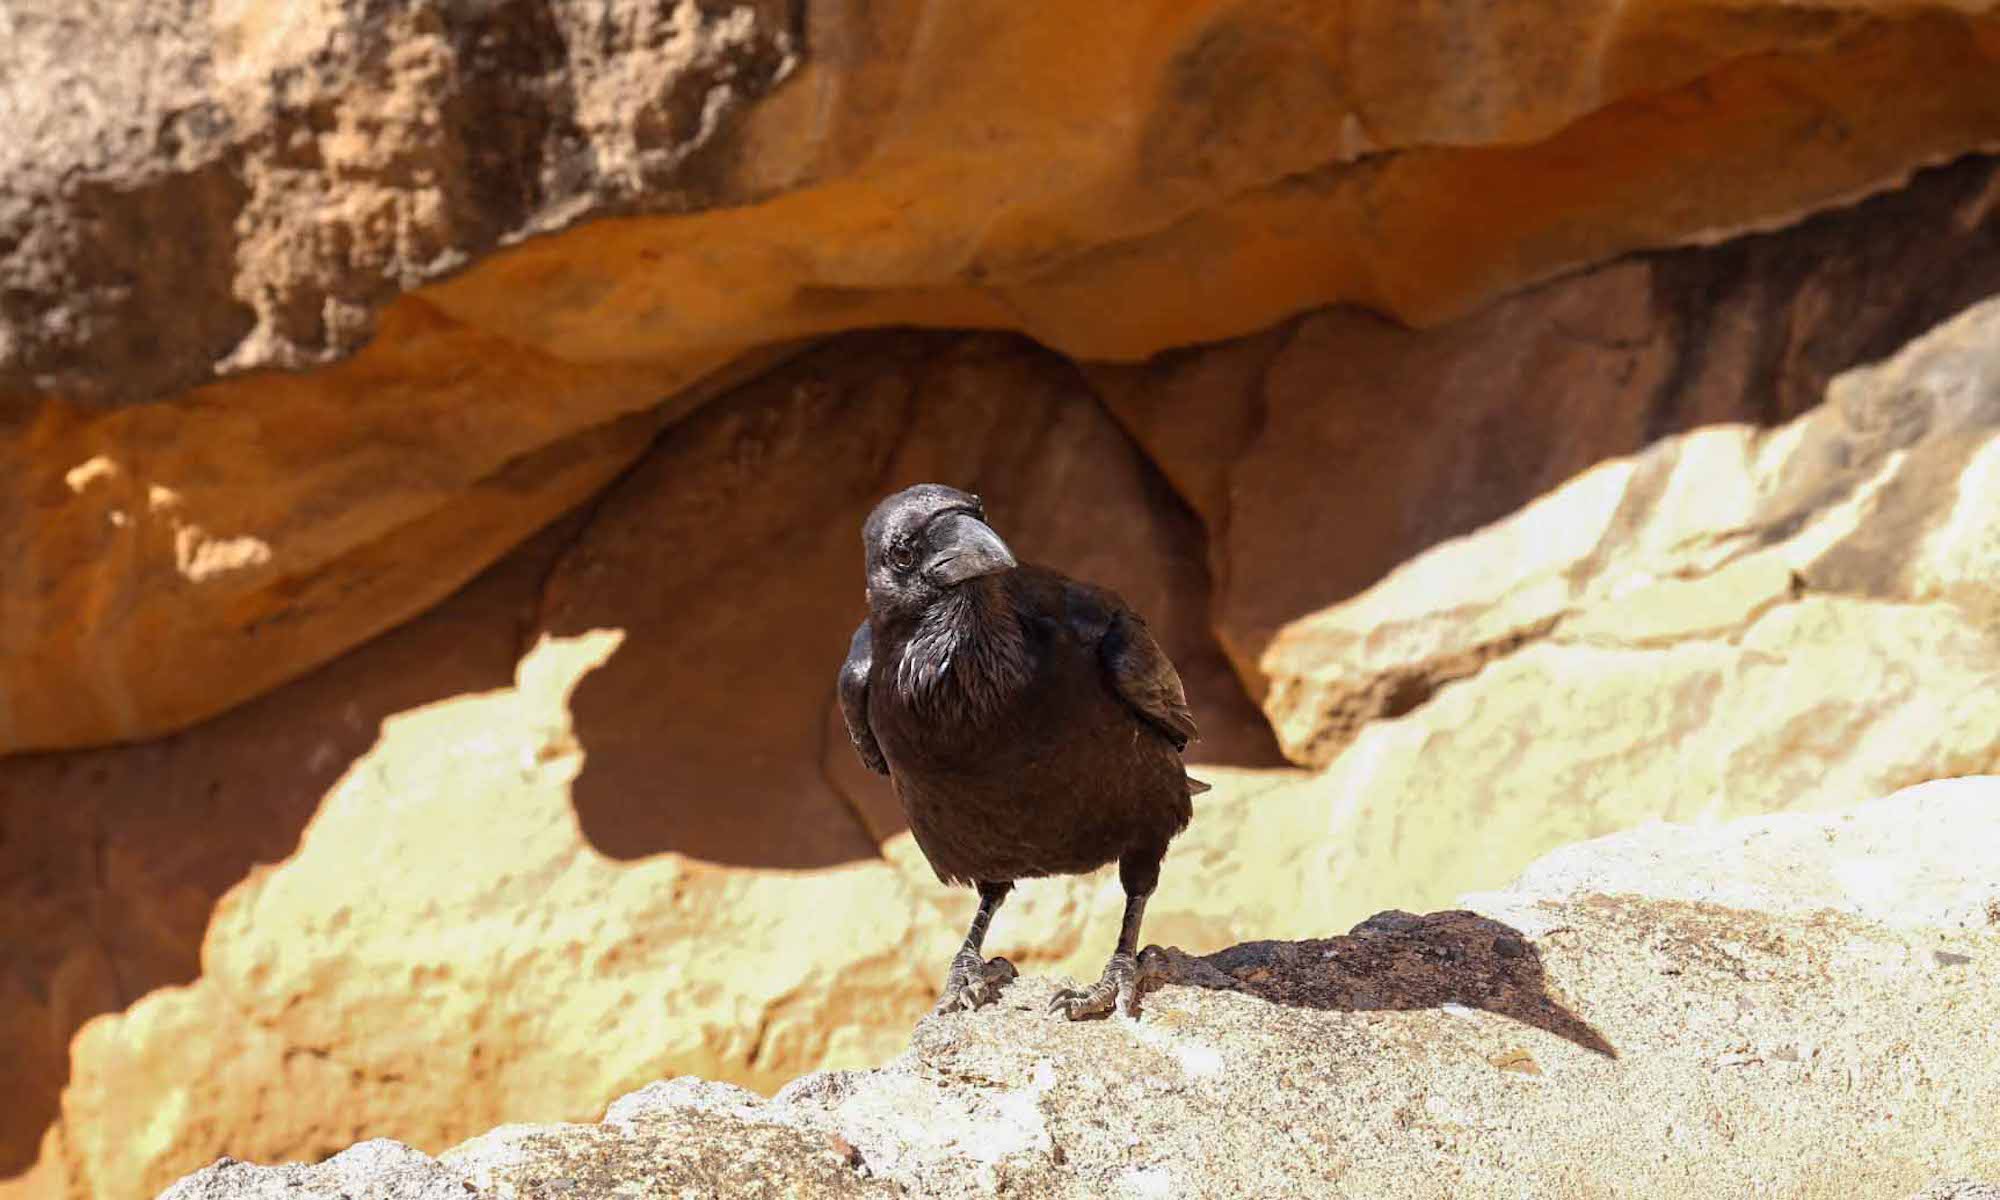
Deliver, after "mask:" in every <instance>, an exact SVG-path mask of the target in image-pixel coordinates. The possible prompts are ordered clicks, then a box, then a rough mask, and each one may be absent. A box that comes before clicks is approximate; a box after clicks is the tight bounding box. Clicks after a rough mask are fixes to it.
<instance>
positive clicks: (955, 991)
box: [931, 882, 1015, 1014]
mask: <svg viewBox="0 0 2000 1200" xmlns="http://www.w3.org/2000/svg"><path fill="white" fill-rule="evenodd" d="M1013 890H1014V885H1013V884H1011V883H1005V882H1002V883H981V884H980V885H979V911H978V912H976V913H974V914H973V916H972V928H970V929H968V930H966V931H965V944H964V945H963V946H960V947H959V948H958V954H957V955H955V956H954V957H953V958H952V960H951V972H950V973H949V974H947V975H946V976H945V977H944V994H943V995H942V996H939V997H938V1002H937V1006H936V1007H935V1008H933V1009H931V1012H932V1013H934V1014H936V1013H948V1012H958V1011H959V1010H960V1009H974V1008H978V1007H980V1006H981V1005H985V1004H991V1003H993V1001H994V1000H996V999H998V998H999V996H1000V988H1001V987H1002V986H1003V985H1005V984H1008V983H1011V982H1013V980H1014V975H1015V971H1014V964H1013V963H1010V962H1008V961H1007V960H1006V959H1004V958H996V959H993V960H992V961H991V962H988V961H987V960H986V959H983V958H981V957H980V956H979V947H980V945H981V944H983V943H984V942H985V941H986V927H987V926H988V925H990V924H992V923H993V914H994V913H995V912H996V911H998V909H999V908H1000V902H1001V901H1002V900H1005V899H1006V898H1007V893H1008V892H1011V891H1013Z"/></svg>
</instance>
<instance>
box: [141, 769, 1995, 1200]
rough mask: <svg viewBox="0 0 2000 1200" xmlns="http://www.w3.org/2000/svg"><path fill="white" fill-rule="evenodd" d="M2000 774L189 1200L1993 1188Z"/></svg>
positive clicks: (350, 1155)
mask: <svg viewBox="0 0 2000 1200" xmlns="http://www.w3.org/2000/svg"><path fill="white" fill-rule="evenodd" d="M1994 845H2000V779H1995V778H1982V779H1966V780H1958V781H1951V782H1945V783H1934V784H1928V785H1924V786H1922V787H1919V788H1917V789H1913V790H1912V791H1910V792H1908V793H1906V794H1902V795H1897V796H1893V797H1890V798H1888V799H1886V800H1882V801H1880V802H1877V803H1874V804H1870V805H1867V806H1864V807H1862V808H1860V809H1858V810H1855V811H1852V812H1849V813H1845V814H1841V815H1839V816H1834V817H1809V816H1800V815H1794V816H1783V817H1775V818H1761V819H1751V820H1745V821H1740V822H1736V823H1733V824H1730V825H1725V826H1721V827H1712V826H1711V827H1688V826H1675V825H1666V824H1658V823H1656V824H1653V825H1649V826H1647V827H1645V828H1643V829H1640V830H1637V831H1635V832H1632V833H1628V834H1622V835H1616V836H1613V837H1610V838H1607V839H1604V840H1603V841H1599V842H1592V843H1587V844H1584V845H1580V846H1575V847H1571V848H1569V849H1567V850H1565V851H1563V852H1561V853H1559V854H1557V855H1555V856H1552V857H1551V858H1549V859H1546V860H1544V861H1543V862H1541V863H1539V864H1537V865H1536V866H1535V867H1534V868H1532V869H1531V870H1530V871H1529V872H1528V874H1527V875H1526V876H1525V877H1524V878H1523V879H1522V880H1521V881H1520V882H1519V883H1518V884H1516V885H1515V886H1513V887H1512V888H1510V889H1508V890H1506V891H1504V892H1499V893H1489V894H1486V895H1481V896H1474V897H1469V898H1467V900H1466V904H1467V905H1468V908H1466V909H1460V910H1455V911H1447V912H1438V913H1432V914H1430V915H1428V916H1422V917H1419V916H1414V915H1412V914H1409V913H1403V912H1394V911H1391V912H1385V913H1381V914H1378V915H1376V916H1375V917H1373V918H1371V919H1369V920H1368V921H1365V922H1363V923H1362V924H1360V925H1359V926H1357V927H1356V928H1355V929H1354V930H1353V932H1352V933H1350V934H1348V935H1347V936H1344V937H1333V938H1325V939H1318V940H1308V941H1299V942H1271V941H1263V942H1252V943H1247V944H1243V945H1239V946H1234V947H1231V948H1229V949H1226V950H1223V951H1221V952H1219V953H1216V954H1211V955H1207V956H1205V957H1190V956H1188V955H1186V954H1183V953H1181V952H1179V951H1175V950H1169V951H1165V952H1160V951H1149V959H1148V968H1149V975H1150V976H1152V979H1153V983H1154V990H1151V991H1149V993H1148V996H1147V1001H1146V1011H1145V1013H1144V1016H1143V1019H1142V1020H1141V1021H1139V1022H1137V1023H1128V1022H1123V1021H1107V1022H1099V1023H1087V1024H1079V1025H1072V1024H1069V1023H1067V1022H1056V1021H1051V1020H1049V1019H1048V1018H1047V1016H1046V1014H1044V1013H1042V1012H1041V1011H1040V1008H1041V1006H1042V1004H1043V1003H1044V1002H1045V1001H1046V999H1047V997H1048V995H1049V994H1050V993H1051V991H1052V989H1053V988H1054V987H1055V986H1057V984H1056V982H1055V981H1053V980H1050V979H1047V978H1026V979H1022V980H1020V981H1018V982H1017V983H1015V984H1014V985H1012V986H1011V987H1010V989H1009V990H1008V992H1007V993H1006V995H1005V996H1003V998H1002V1000H1001V1003H1000V1005H999V1006H998V1007H997V1008H995V1009H990V1010H987V1011H984V1012H979V1013H973V1014H963V1015H954V1016H949V1017H942V1018H930V1019H927V1020H925V1021H924V1022H923V1023H921V1024H920V1025H918V1026H917V1028H916V1030H915V1032H914V1033H913V1035H912V1037H911V1041H910V1047H909V1049H908V1051H907V1052H906V1053H904V1054H903V1055H902V1056H901V1057H899V1058H897V1059H895V1060H894V1061H892V1062H890V1063H889V1064H888V1065H886V1066H884V1067H880V1068H877V1069H874V1070H865V1071H831V1072H823V1073H819V1074H814V1075H808V1076H805V1077H804V1078H801V1079H798V1080H795V1081H794V1082H792V1083H790V1084H789V1085H787V1086H786V1087H785V1088H784V1089H783V1090H781V1091H780V1092H779V1093H778V1094H777V1096H776V1097H775V1098H773V1099H769V1100H767V1099H764V1098H762V1097H759V1096H756V1095H753V1094H751V1093H749V1092H746V1091H743V1090H741V1089H739V1088H735V1087H731V1086H729V1085H725V1084H717V1083H711V1082H707V1081H703V1080H699V1079H695V1078H681V1079H676V1080H673V1081H671V1082H664V1083H654V1084H651V1085H649V1086H647V1087H645V1088H643V1089H641V1090H639V1091H637V1092H634V1093H632V1094H630V1095H627V1096H625V1097H624V1098H623V1099H620V1100H618V1101H616V1102H615V1103H613V1104H611V1106H610V1108H609V1109H608V1111H606V1112H605V1114H604V1117H603V1120H602V1121H601V1122H599V1123H597V1124H593V1125H513V1126H507V1127H504V1128H501V1129H497V1130H494V1131H493V1132H491V1133H488V1134H485V1135H484V1136H481V1137H477V1138H474V1139H472V1140H470V1141H468V1142H465V1143H463V1144H461V1145H459V1146H457V1147H455V1148H453V1149H451V1150H449V1151H448V1152H446V1153H444V1154H442V1155H440V1156H439V1157H437V1158H432V1157H430V1156H428V1155H425V1154H422V1153H420V1152H418V1151H416V1150H413V1149H411V1148H410V1147H408V1146H406V1145H403V1144H400V1143H397V1142H392V1141H387V1140H382V1141H371V1142H367V1143H364V1144H363V1145H360V1146H356V1147H354V1148H353V1149H350V1150H346V1151H344V1152H343V1153H341V1154H338V1155H335V1156H334V1157H332V1158H330V1159H328V1160H327V1161H325V1162H323V1163H320V1164H317V1165H313V1166H293V1167H257V1166H251V1165H249V1164H247V1163H243V1162H238V1161H233V1160H229V1159H225V1160H223V1161H222V1162H220V1163H218V1164H216V1165H214V1166H211V1167H209V1168H207V1169H205V1170H203V1171H200V1172H198V1173H196V1174H194V1175H192V1176H190V1177H189V1178H187V1179H185V1180H183V1181H181V1182H180V1183H178V1184H177V1185H175V1186H174V1187H173V1188H171V1189H170V1190H168V1192H167V1193H166V1196H165V1200H260V1198H263V1197H270V1198H271V1200H290V1198H292V1197H297V1196H301V1195H303V1196H321V1195H325V1196H334V1195H398V1196H411V1197H430V1196H436V1197H439V1198H443V1197H451V1196H466V1197H496V1198H497V1197H509V1198H514V1197H521V1198H527V1197H537V1198H539V1197H555V1196H571V1195H586V1196H609V1195H683V1194H703V1195H753V1196H801V1197H821V1196H827V1197H834V1196H841V1197H845V1196H854V1197H862V1196H899V1195H922V1196H936V1197H978V1196H992V1195H1007V1196H1031V1197H1033V1196H1050V1197H1053V1196H1077V1197H1086V1196H1088V1197H1099V1196H1141V1197H1143V1196H1179V1195H1195V1194H1199V1195H1205V1196H1245V1197H1249V1196H1280V1195H1284V1196H1307V1195H1333V1194H1352V1195H1365V1196H1379V1197H1384V1198H1403V1197H1410V1198H1416V1197H1440V1198H1441V1197H1451V1196H1465V1195H1498V1194H1506V1195H1521V1196H1536V1197H1541V1196H1547V1197H1555V1196H1575V1195H1595V1194H1617V1195H1635V1196H1636V1195H1644V1196H1656V1197H1661V1198H1662V1200H1671V1198H1674V1197H1696V1196H1716V1195H1745V1194H1750V1193H1753V1192H1758V1191H1765V1192H1770V1193H1772V1194H1776V1195H1784V1196H1794V1197H1799V1198H1800V1200H1812V1198H1817V1197H1826V1198H1829V1200H1831V1198H1835V1197H1841V1198H1845V1197H1854V1196H1883V1197H1900V1196H1908V1197H1917V1196H1918V1195H1919V1193H1921V1196H1922V1197H1928V1198H1938V1197H1951V1196H1957V1197H1974V1196H1980V1195H1986V1194H1990V1192H1991V1190H1992V1189H1991V1186H1990V1185H1982V1184H1980V1183H1977V1182H1975V1181H1976V1180H1978V1179H1986V1180H1992V1179H2000V1141H1997V1140H1996V1139H1995V1138H1994V1136H1993V1130H1992V1121H1991V1118H1990V1114H1991V1113H1992V1112H1994V1111H1995V1109H1996V1108H2000V1025H1996V1024H1995V1023H1994V1021H1993V1020H1992V1012H1993V1008H1994V1005H1995V1003H1996V996H1995V994H1994V993H1995V990H1996V987H2000V983H1996V980H2000V976H1996V974H1995V972H1996V968H2000V882H1996V881H1995V880H1994V879H1993V878H1992V877H1991V874H1990V872H1989V871H1988V870H1987V867H1988V865H1989V863H1988V860H1987V857H1986V856H1985V855H1983V854H1974V853H1968V852H1967V851H1968V847H1971V846H1980V847H1991V846H1994Z"/></svg>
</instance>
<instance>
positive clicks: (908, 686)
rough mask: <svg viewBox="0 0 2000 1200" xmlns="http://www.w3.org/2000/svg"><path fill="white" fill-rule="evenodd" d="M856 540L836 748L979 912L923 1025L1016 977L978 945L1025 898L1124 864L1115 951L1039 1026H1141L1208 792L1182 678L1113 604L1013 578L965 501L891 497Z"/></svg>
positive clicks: (1035, 574) (1030, 575)
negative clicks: (880, 786) (1144, 959)
mask: <svg viewBox="0 0 2000 1200" xmlns="http://www.w3.org/2000/svg"><path fill="white" fill-rule="evenodd" d="M861 541H862V550H863V560H864V572H865V579H866V595H867V604H868V612H867V616H866V617H865V618H864V619H863V620H862V622H861V624H860V626H859V627H858V628H856V629H855V631H854V635H853V637H852V639H851V640H850V641H849V643H848V652H847V658H846V661H845V662H843V663H842V664H841V667H840V673H839V686H838V693H839V701H840V710H841V715H842V717H843V719H844V720H845V722H846V725H847V733H848V737H849V739H850V740H851V741H852V742H853V743H854V750H855V753H856V754H858V755H859V756H860V758H861V761H862V763H864V764H865V765H866V766H867V767H868V768H869V769H871V770H873V771H875V772H877V773H880V774H883V775H887V776H888V777H889V779H890V782H891V783H892V784H893V786H894V790H895V793H896V795H897V797H898V799H899V800H900V801H901V804H902V807H903V812H904V814H905V816H906V817H907V818H908V821H909V827H910V831H911V833H912V834H914V835H915V838H916V843H917V846H918V848H919V849H920V850H922V852H923V855H924V857H925V859H927V860H928V861H929V863H930V866H931V869H932V871H934V872H935V873H936V875H937V877H938V879H939V880H940V881H941V882H943V883H946V884H950V885H969V886H971V887H972V888H974V889H975V890H976V891H977V892H978V895H979V907H978V911H977V912H976V913H975V914H974V916H973V918H972V924H971V927H970V928H969V929H968V930H967V932H966V935H965V942H964V944H963V945H962V946H961V947H960V949H959V951H958V953H957V954H956V955H955V956H953V958H952V961H951V966H950V970H949V971H948V973H947V974H946V976H945V983H944V988H943V992H942V994H941V995H940V996H939V997H938V1001H937V1004H936V1006H935V1007H934V1009H933V1010H932V1011H933V1012H934V1013H938V1014H944V1013H952V1012H958V1011H967V1010H973V1009H977V1008H980V1007H983V1006H984V1005H986V1004H989V1003H992V1002H993V1001H994V1000H996V999H998V997H999V993H1000V990H1001V988H1003V987H1004V986H1005V985H1006V984H1007V983H1009V982H1011V981H1012V980H1013V979H1014V978H1015V977H1016V973H1015V970H1014V968H1013V965H1012V964H1011V963H1009V962H1008V961H1007V960H1006V959H1004V958H994V959H991V960H987V959H983V958H982V957H981V947H982V946H983V944H984V940H985V936H986V931H987V927H988V926H989V924H990V923H991V922H992V920H993V916H994V914H995V913H996V912H997V911H998V910H999V908H1000V905H1001V903H1002V901H1004V900H1005V899H1006V898H1007V895H1008V894H1009V893H1010V892H1011V891H1012V890H1013V888H1014V885H1015V884H1016V883H1017V882H1018V881H1020V880H1024V879H1034V878H1041V877H1044V876H1051V875H1068V874H1082V873H1085V872H1089V871H1094V870H1096V869H1098V868H1099V867H1102V866H1105V865H1108V864H1110V863H1113V862H1116V863H1117V864H1118V879H1119V883H1120V884H1121V885H1122V887H1123V889H1124V892H1125V915H1124V923H1123V924H1122V925H1121V926H1120V927H1119V933H1118V946H1117V950H1116V951H1115V952H1114V953H1113V954H1112V956H1111V959H1110V961H1109V962H1108V963H1106V965H1105V968H1104V973H1103V975H1102V977H1101V978H1100V979H1099V980H1098V981H1097V982H1096V983H1095V984H1092V985H1091V986H1089V987H1087V988H1064V989H1061V990H1060V991H1058V992H1057V993H1056V995H1055V997H1054V998H1053V999H1052V1000H1051V1001H1050V1003H1049V1011H1050V1012H1051V1013H1060V1014H1061V1015H1063V1016H1066V1017H1068V1018H1069V1019H1070V1020H1082V1019H1085V1018H1089V1017H1095V1016H1103V1015H1109V1014H1110V1013H1112V1012H1114V1011H1115V1012H1116V1013H1117V1014H1118V1015H1120V1016H1122V1017H1127V1018H1136V1017H1137V1016H1138V985H1139V970H1138V960H1137V957H1136V953H1137V947H1138V940H1139V926H1140V923H1141V921H1142V920H1143V919H1144V916H1145V911H1146V901H1147V898H1148V897H1150V896H1151V895H1152V893H1153V890H1154V888H1155V887H1156V886H1157V885H1158V883H1159V878H1160V866H1161V863H1162V862H1163V860H1164V859H1165V857H1166V852H1167V845H1168V843H1169V842H1170V841H1172V840H1173V838H1174V837H1175V836H1176V835H1178V834H1179V833H1180V832H1181V831H1182V830H1183V829H1185V828H1187V825H1188V823H1189V821H1190V819H1191V818H1192V816H1193V803H1192V798H1193V797H1194V796H1195V795H1198V794H1200V793H1202V792H1205V791H1207V790H1208V785H1207V784H1206V783H1203V782H1201V781H1199V780H1196V779H1192V778H1190V777H1189V776H1188V774H1187V770H1186V767H1185V766H1184V765H1183V763H1182V759H1181V754H1182V752H1183V751H1184V750H1186V749H1187V746H1188V744H1189V743H1190V742H1192V741H1194V740H1195V738H1196V737H1197V736H1198V734H1197V730H1196V727H1195V721H1194V714H1193V713H1192V712H1191V711H1190V710H1189V708H1188V702H1187V695H1186V692H1185V690H1184V689H1183V688H1182V686H1181V679H1180V675H1179V673H1178V672H1176V671H1175V670H1174V665H1173V663H1172V662H1171V661H1169V660H1168V658H1167V655H1166V653H1165V652H1164V651H1162V650H1161V649H1160V645H1159V643H1158V642H1156V641H1155V640H1154V639H1153V635H1152V633H1151V631H1149V630H1148V629H1147V627H1146V623H1145V621H1144V620H1143V619H1142V618H1141V617H1140V616H1139V614H1138V613H1136V612H1134V611H1133V610H1132V608H1131V607H1130V606H1129V605H1127V604H1126V603H1125V602H1124V601H1123V600H1122V599H1120V598H1119V596H1118V595H1117V593H1115V592H1113V591H1111V590H1110V589H1109V588H1105V587H1100V586H1097V585H1094V584H1090V583H1085V582H1081V581H1079V580H1075V579H1071V578H1069V577H1068V576H1065V575H1063V574H1062V573H1060V572H1058V571H1055V570H1052V569H1050V568H1047V567H1042V566H1034V565H1025V564H1022V563H1020V562H1018V561H1016V559H1015V557H1014V553H1013V551H1012V550H1011V549H1009V547H1008V545H1007V543H1006V542H1005V541H1003V540H1002V539H1001V537H1000V535H999V534H998V533H997V532H995V531H994V529H993V527H992V526H991V525H990V524H988V523H987V520H986V510H985V507H984V504H983V502H982V501H981V500H980V498H979V497H978V496H977V495H975V494H973V493H971V492H968V491H962V490H960V489H958V488H954V487H948V486H946V485H943V484H936V483H922V484H917V485H915V486H912V487H908V488H905V489H903V490H902V491H899V492H896V493H894V494H893V495H890V496H888V497H886V498H884V499H883V500H882V501H881V502H880V503H878V504H877V505H876V506H875V508H874V509H873V511H871V512H870V513H869V514H868V517H867V519H866V520H865V521H864V522H863V523H862V527H861Z"/></svg>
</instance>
